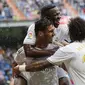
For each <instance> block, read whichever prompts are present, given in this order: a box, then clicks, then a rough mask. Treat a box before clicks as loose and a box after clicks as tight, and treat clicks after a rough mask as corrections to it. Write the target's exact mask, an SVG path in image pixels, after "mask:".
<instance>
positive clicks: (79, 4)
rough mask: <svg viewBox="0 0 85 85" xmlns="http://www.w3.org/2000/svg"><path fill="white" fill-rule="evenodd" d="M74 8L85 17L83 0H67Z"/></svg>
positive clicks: (84, 1)
mask: <svg viewBox="0 0 85 85" xmlns="http://www.w3.org/2000/svg"><path fill="white" fill-rule="evenodd" d="M67 1H68V2H69V3H70V4H71V5H72V7H73V8H74V9H76V10H77V11H78V13H79V15H80V17H81V18H83V19H85V0H67Z"/></svg>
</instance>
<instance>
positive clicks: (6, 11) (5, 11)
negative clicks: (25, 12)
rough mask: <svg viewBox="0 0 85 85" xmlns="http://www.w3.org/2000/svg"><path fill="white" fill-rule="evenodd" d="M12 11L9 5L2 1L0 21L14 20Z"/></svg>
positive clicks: (0, 3)
mask: <svg viewBox="0 0 85 85" xmlns="http://www.w3.org/2000/svg"><path fill="white" fill-rule="evenodd" d="M12 13H13V12H12V9H11V8H10V7H9V6H8V4H7V3H6V2H5V1H4V2H2V0H0V20H7V19H12V16H13V14H12Z"/></svg>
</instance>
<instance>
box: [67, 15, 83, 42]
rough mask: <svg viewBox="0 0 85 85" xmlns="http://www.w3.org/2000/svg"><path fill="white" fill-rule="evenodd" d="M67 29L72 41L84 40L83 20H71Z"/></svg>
mask: <svg viewBox="0 0 85 85" xmlns="http://www.w3.org/2000/svg"><path fill="white" fill-rule="evenodd" d="M68 27H69V35H70V38H71V40H72V41H82V40H84V39H85V21H84V20H83V19H81V18H79V17H77V18H74V19H71V21H70V23H69V25H68Z"/></svg>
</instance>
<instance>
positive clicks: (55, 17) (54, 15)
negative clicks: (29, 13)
mask: <svg viewBox="0 0 85 85" xmlns="http://www.w3.org/2000/svg"><path fill="white" fill-rule="evenodd" d="M49 17H50V19H51V20H52V22H53V24H54V26H55V27H56V28H57V27H58V25H59V21H60V11H59V10H58V8H57V7H55V8H52V9H51V10H50V11H49Z"/></svg>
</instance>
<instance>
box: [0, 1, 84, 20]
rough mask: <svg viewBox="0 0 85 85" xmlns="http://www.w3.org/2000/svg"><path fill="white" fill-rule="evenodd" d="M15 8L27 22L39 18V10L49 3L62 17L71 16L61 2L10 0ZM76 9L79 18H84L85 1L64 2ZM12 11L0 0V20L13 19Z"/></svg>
mask: <svg viewBox="0 0 85 85" xmlns="http://www.w3.org/2000/svg"><path fill="white" fill-rule="evenodd" d="M12 1H13V2H14V3H15V5H16V7H17V8H18V9H19V10H20V11H21V12H22V13H23V14H24V16H25V17H27V19H28V20H35V19H38V18H39V17H40V15H39V10H40V9H41V8H42V7H43V6H45V5H47V4H51V3H55V4H56V6H58V7H59V9H60V11H61V13H62V14H63V15H68V16H71V15H70V13H68V9H67V8H65V7H64V4H63V1H62V0H18V1H17V0H12ZM66 1H67V2H68V3H70V4H71V6H72V7H73V8H74V9H76V10H77V11H78V13H79V15H80V16H81V17H84V16H85V0H66ZM13 16H14V14H13V10H12V9H11V8H10V6H9V5H8V4H7V3H6V0H0V20H2V19H13Z"/></svg>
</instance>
